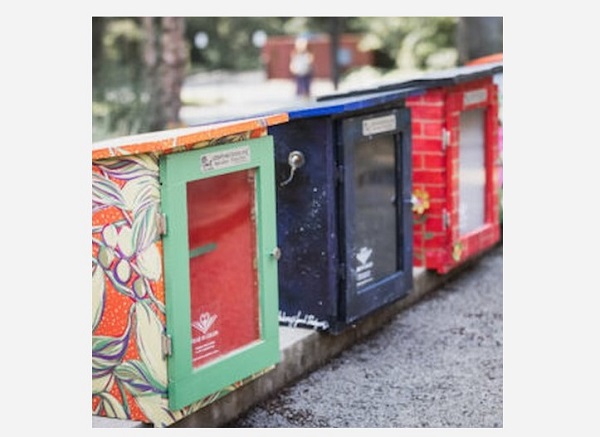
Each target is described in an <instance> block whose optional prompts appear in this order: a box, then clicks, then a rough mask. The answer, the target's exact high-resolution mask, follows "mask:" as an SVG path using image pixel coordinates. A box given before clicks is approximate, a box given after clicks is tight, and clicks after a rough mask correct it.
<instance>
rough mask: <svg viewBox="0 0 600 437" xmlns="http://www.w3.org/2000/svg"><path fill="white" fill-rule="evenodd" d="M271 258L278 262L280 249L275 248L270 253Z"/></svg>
mask: <svg viewBox="0 0 600 437" xmlns="http://www.w3.org/2000/svg"><path fill="white" fill-rule="evenodd" d="M271 256H272V257H273V258H275V259H276V260H277V261H279V259H280V258H281V249H280V248H279V247H276V248H275V249H273V250H272V251H271Z"/></svg>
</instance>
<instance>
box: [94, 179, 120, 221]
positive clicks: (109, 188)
mask: <svg viewBox="0 0 600 437" xmlns="http://www.w3.org/2000/svg"><path fill="white" fill-rule="evenodd" d="M123 205H124V201H123V196H122V195H121V190H120V189H119V187H118V185H117V184H115V183H114V182H113V181H111V180H110V179H108V178H107V177H106V176H103V175H100V174H98V173H95V172H92V212H96V211H99V210H101V209H104V208H108V207H109V206H116V207H118V208H122V207H123Z"/></svg>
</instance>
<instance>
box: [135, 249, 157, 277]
mask: <svg viewBox="0 0 600 437" xmlns="http://www.w3.org/2000/svg"><path fill="white" fill-rule="evenodd" d="M137 266H138V268H139V270H140V273H141V274H142V275H144V276H145V277H146V278H148V279H150V280H151V281H158V280H159V279H160V277H161V276H162V260H161V257H160V251H159V250H158V246H157V245H156V244H152V245H150V246H148V248H147V249H145V250H144V251H142V252H141V253H139V254H138V257H137Z"/></svg>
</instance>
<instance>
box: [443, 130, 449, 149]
mask: <svg viewBox="0 0 600 437" xmlns="http://www.w3.org/2000/svg"><path fill="white" fill-rule="evenodd" d="M449 145H450V131H449V130H448V129H446V128H443V129H442V148H443V149H444V150H446V148H447V147H448V146H449Z"/></svg>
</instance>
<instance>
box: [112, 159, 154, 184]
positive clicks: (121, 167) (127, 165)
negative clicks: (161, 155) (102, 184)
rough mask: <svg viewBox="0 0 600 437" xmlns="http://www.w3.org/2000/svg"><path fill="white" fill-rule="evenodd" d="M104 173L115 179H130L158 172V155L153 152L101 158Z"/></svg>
mask: <svg viewBox="0 0 600 437" xmlns="http://www.w3.org/2000/svg"><path fill="white" fill-rule="evenodd" d="M101 163H102V166H103V170H104V172H105V173H107V174H109V175H110V176H111V177H114V178H115V179H121V180H132V179H136V178H139V177H142V176H151V175H156V174H158V157H157V156H156V155H154V154H144V155H135V156H128V157H126V158H123V157H121V158H110V159H105V160H102V162H101Z"/></svg>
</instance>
